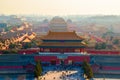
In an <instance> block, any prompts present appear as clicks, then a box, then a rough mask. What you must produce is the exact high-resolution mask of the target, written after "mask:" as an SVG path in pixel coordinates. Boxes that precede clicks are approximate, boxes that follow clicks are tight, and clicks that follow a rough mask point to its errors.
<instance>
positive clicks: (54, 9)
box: [0, 0, 120, 15]
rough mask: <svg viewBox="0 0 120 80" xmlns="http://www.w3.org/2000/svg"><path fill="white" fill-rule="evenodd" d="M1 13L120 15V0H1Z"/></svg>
mask: <svg viewBox="0 0 120 80" xmlns="http://www.w3.org/2000/svg"><path fill="white" fill-rule="evenodd" d="M0 14H37V15H98V14H102V15H120V0H0Z"/></svg>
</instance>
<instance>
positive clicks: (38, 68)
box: [34, 61, 42, 78]
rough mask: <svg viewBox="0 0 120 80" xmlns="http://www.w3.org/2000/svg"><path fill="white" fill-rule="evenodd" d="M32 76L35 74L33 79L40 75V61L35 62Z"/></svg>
mask: <svg viewBox="0 0 120 80" xmlns="http://www.w3.org/2000/svg"><path fill="white" fill-rule="evenodd" d="M34 74H35V77H37V78H38V77H39V76H41V74H42V66H41V62H40V61H37V62H36V66H35V71H34Z"/></svg>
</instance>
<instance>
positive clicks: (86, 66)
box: [82, 60, 93, 79]
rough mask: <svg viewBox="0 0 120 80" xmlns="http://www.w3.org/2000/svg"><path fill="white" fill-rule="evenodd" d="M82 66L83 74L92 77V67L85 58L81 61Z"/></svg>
mask: <svg viewBox="0 0 120 80" xmlns="http://www.w3.org/2000/svg"><path fill="white" fill-rule="evenodd" d="M82 68H83V70H84V74H85V75H86V76H87V78H88V79H91V78H93V72H92V68H91V66H90V65H89V63H88V62H87V61H86V60H85V61H83V64H82Z"/></svg>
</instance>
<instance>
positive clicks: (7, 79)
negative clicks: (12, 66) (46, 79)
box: [0, 74, 34, 80]
mask: <svg viewBox="0 0 120 80" xmlns="http://www.w3.org/2000/svg"><path fill="white" fill-rule="evenodd" d="M0 80H34V75H33V74H0Z"/></svg>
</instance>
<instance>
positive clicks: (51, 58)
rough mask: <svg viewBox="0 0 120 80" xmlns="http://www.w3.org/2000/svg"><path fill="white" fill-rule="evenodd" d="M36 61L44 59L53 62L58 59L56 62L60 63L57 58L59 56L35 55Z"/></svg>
mask: <svg viewBox="0 0 120 80" xmlns="http://www.w3.org/2000/svg"><path fill="white" fill-rule="evenodd" d="M34 59H35V61H39V60H40V61H42V62H49V63H50V62H51V61H52V60H55V61H56V64H59V59H57V56H35V57H34Z"/></svg>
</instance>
